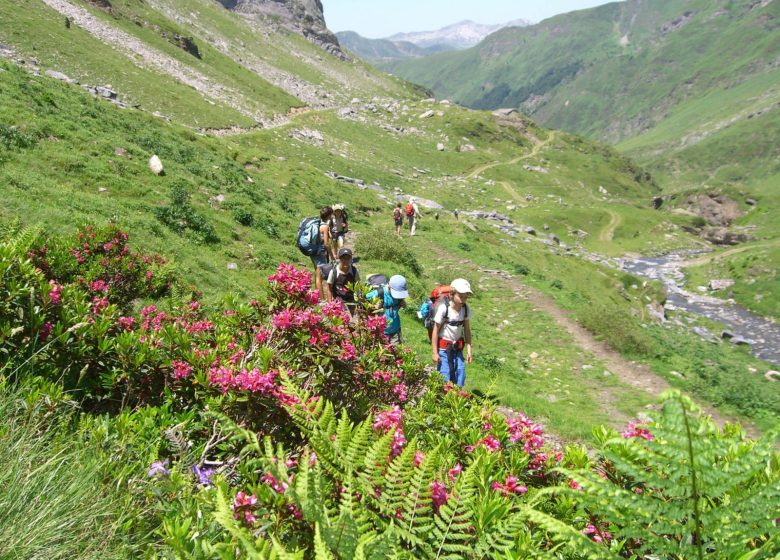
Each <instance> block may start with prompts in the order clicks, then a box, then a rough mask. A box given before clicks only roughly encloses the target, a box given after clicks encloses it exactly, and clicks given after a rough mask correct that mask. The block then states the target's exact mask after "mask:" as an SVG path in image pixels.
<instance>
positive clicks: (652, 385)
mask: <svg viewBox="0 0 780 560" xmlns="http://www.w3.org/2000/svg"><path fill="white" fill-rule="evenodd" d="M435 252H436V253H437V254H440V255H442V257H443V259H444V261H443V263H444V264H449V265H451V266H460V267H462V266H464V265H466V266H468V267H471V268H473V270H475V271H479V272H480V273H483V274H490V275H492V276H494V277H495V278H496V279H498V280H499V281H501V282H504V283H505V284H506V285H507V288H508V289H507V290H503V293H505V294H507V296H506V297H513V298H519V299H523V300H524V301H527V302H529V303H531V304H532V305H533V306H534V308H535V310H537V311H541V312H543V313H546V314H547V315H549V316H550V317H552V318H553V319H554V320H555V322H556V323H557V324H558V325H559V326H560V327H561V328H563V329H564V330H566V332H568V333H569V335H570V336H571V337H572V339H573V341H574V343H575V344H576V345H577V346H579V347H580V348H582V350H583V351H585V352H586V353H589V354H591V355H592V356H594V357H595V358H596V359H598V360H600V361H601V362H602V363H603V364H604V366H605V367H606V368H607V369H608V370H609V371H610V372H611V373H612V374H614V375H615V376H617V377H618V378H619V379H620V380H621V381H622V382H623V383H625V384H627V385H631V386H632V387H636V388H638V389H640V390H642V391H645V392H646V393H648V394H650V395H652V396H653V397H657V396H658V395H660V394H661V393H663V392H664V391H666V390H668V389H671V386H670V385H669V383H668V382H667V381H666V380H665V379H663V378H662V377H660V376H659V375H657V374H655V373H654V372H653V371H652V370H651V369H650V368H649V367H648V366H646V365H645V364H641V363H637V362H633V361H631V360H628V359H626V358H625V357H623V356H622V355H620V354H619V353H618V352H616V351H614V350H612V349H611V348H610V347H609V346H608V345H607V344H606V343H605V342H602V341H599V340H597V339H596V338H595V337H594V336H593V334H592V333H590V332H589V331H588V330H586V329H585V328H584V327H582V326H581V325H580V324H579V323H577V321H575V320H574V319H573V318H572V317H571V316H570V315H569V313H568V312H567V311H565V310H563V309H561V308H560V307H559V306H558V305H557V304H556V303H555V300H553V299H552V298H551V297H550V296H548V295H546V294H544V293H543V292H541V291H539V290H538V289H536V288H533V287H531V286H528V285H526V284H524V283H523V282H521V281H520V280H518V279H517V278H516V277H514V276H513V275H511V274H509V273H507V272H504V271H500V270H491V269H485V268H482V267H479V266H478V265H477V264H476V263H474V262H473V261H470V260H468V259H464V258H460V257H458V256H456V255H453V254H450V253H448V252H447V251H446V250H445V249H444V248H442V247H436V249H435ZM619 398H620V395H619V394H614V393H613V392H611V391H604V392H602V393H601V394H600V395H599V399H600V401H599V404H600V406H601V408H602V409H603V410H604V411H605V412H606V413H607V415H608V416H609V417H611V418H613V419H615V420H616V421H618V420H621V421H622V420H624V419H625V418H624V414H623V413H622V412H620V411H619V410H617V409H616V408H615V406H614V405H613V403H614V402H615V400H616V399H619ZM699 406H701V408H702V410H704V412H705V413H706V414H709V415H710V416H711V417H712V419H713V420H714V421H715V423H717V424H718V425H719V426H723V425H724V424H725V423H726V422H734V419H733V418H728V417H726V416H724V415H722V414H720V413H719V412H718V411H717V410H714V409H713V408H711V407H707V406H702V405H701V404H700V405H699ZM742 427H743V429H744V430H745V432H746V433H747V434H748V435H749V436H750V437H753V438H757V437H759V436H760V435H761V434H760V432H759V431H758V430H757V429H756V428H755V427H753V426H750V425H743V426H742Z"/></svg>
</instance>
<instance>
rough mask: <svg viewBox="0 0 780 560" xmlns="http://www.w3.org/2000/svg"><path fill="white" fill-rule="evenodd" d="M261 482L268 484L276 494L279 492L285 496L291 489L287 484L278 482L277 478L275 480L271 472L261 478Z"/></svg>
mask: <svg viewBox="0 0 780 560" xmlns="http://www.w3.org/2000/svg"><path fill="white" fill-rule="evenodd" d="M260 482H262V483H264V484H267V485H268V486H270V487H271V489H272V490H273V491H274V492H278V493H279V494H284V493H285V492H286V491H287V488H288V487H289V486H288V485H287V483H286V482H281V481H279V480H276V478H274V476H273V475H272V474H271V473H269V472H266V473H265V474H264V475H263V476H261V477H260Z"/></svg>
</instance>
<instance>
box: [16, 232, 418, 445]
mask: <svg viewBox="0 0 780 560" xmlns="http://www.w3.org/2000/svg"><path fill="white" fill-rule="evenodd" d="M127 241H128V236H127V235H126V234H125V233H123V232H121V231H119V230H117V229H116V228H107V229H106V230H95V229H94V228H86V229H84V230H82V231H80V232H79V234H78V236H77V238H76V240H75V243H73V244H70V245H68V244H61V243H60V244H56V243H48V244H38V245H34V246H33V247H32V248H31V249H30V250H29V251H28V257H29V260H28V261H26V262H24V263H22V264H23V266H20V263H18V262H14V261H13V260H12V259H8V262H5V261H4V265H3V266H4V267H7V270H6V274H5V277H6V278H9V279H10V280H12V281H13V282H11V283H10V284H8V285H7V287H8V288H9V289H15V290H16V291H17V292H18V298H20V299H19V301H18V302H17V304H16V305H10V306H7V307H5V308H4V313H3V317H2V319H3V321H4V325H6V329H7V330H8V332H9V333H11V334H12V335H13V336H11V337H8V338H5V339H4V351H5V352H6V353H7V354H8V355H9V357H13V358H14V360H13V362H10V363H9V364H11V363H16V364H17V365H18V364H21V363H26V362H28V361H30V360H32V361H33V362H34V364H35V366H36V372H37V373H38V374H39V375H43V376H47V377H49V378H50V379H59V380H62V381H63V383H64V384H65V387H66V389H69V390H74V391H76V392H77V393H79V394H81V395H82V397H83V401H84V402H85V403H86V404H88V405H90V404H91V405H95V406H98V405H99V406H100V407H101V408H103V409H106V408H108V409H110V408H117V407H121V406H137V405H140V404H153V403H160V402H162V401H163V400H164V399H169V400H170V402H171V403H172V404H173V405H174V406H177V407H180V408H187V407H189V406H191V405H192V404H193V403H195V402H198V401H201V400H203V399H210V400H211V401H213V402H214V403H217V404H218V407H219V408H221V409H222V410H224V411H227V412H229V413H230V415H231V417H234V418H236V419H240V420H241V421H245V422H249V423H250V425H252V426H254V427H256V428H257V429H260V430H269V431H273V430H274V429H275V428H277V427H278V426H280V425H282V423H281V422H277V421H275V420H278V419H279V416H280V414H281V408H280V407H281V406H282V405H284V404H286V403H289V402H290V400H291V399H294V397H292V396H290V395H287V394H286V393H285V392H284V390H283V389H282V388H281V385H280V378H281V377H282V376H287V377H289V378H291V379H293V380H295V381H296V383H298V384H300V386H302V387H305V388H306V389H309V390H312V391H314V392H316V394H318V395H320V396H322V397H325V398H327V399H328V400H329V401H331V402H333V403H334V404H336V405H337V406H338V407H339V408H343V409H345V410H347V411H349V412H350V413H351V414H354V415H355V417H356V418H357V417H361V415H363V416H364V415H365V414H366V413H367V412H368V410H369V409H370V408H371V407H373V406H375V405H376V404H381V403H403V402H404V401H406V400H407V399H408V398H409V397H410V396H411V395H414V394H415V393H416V392H417V391H419V389H420V386H421V380H422V369H421V368H419V367H416V366H415V364H414V361H413V360H412V359H411V358H410V357H409V353H408V352H402V351H399V350H396V349H394V348H392V347H391V346H389V345H388V343H387V339H386V337H385V336H384V334H383V332H382V330H383V328H384V325H383V323H382V322H381V321H378V320H376V319H374V318H369V319H368V320H364V321H362V322H354V321H353V322H350V316H349V315H348V313H347V312H346V310H345V309H344V308H343V307H342V306H341V305H340V304H339V303H338V302H334V303H326V304H323V305H320V302H319V301H318V299H319V298H318V295H319V294H318V293H317V292H316V291H314V290H312V289H311V283H312V282H311V280H312V279H311V274H310V273H309V272H307V271H302V270H299V269H297V268H295V267H294V266H292V265H287V264H280V265H279V267H278V270H277V271H276V273H275V274H273V275H271V276H270V277H269V278H268V286H267V290H266V293H265V295H263V296H259V297H258V298H257V299H255V300H252V301H250V302H247V303H245V304H226V305H224V306H220V307H211V308H206V306H204V305H202V304H201V303H200V302H198V301H196V300H193V299H190V300H188V301H181V300H175V299H173V298H167V299H165V300H159V297H160V296H161V295H164V294H166V293H167V292H168V291H169V290H170V287H171V286H172V285H173V283H174V279H173V277H172V276H171V275H170V273H169V272H166V268H165V267H166V265H165V261H164V260H163V259H162V258H160V257H156V256H155V257H149V256H145V255H141V254H138V253H134V252H131V251H130V250H129V248H128V245H127ZM55 247H56V248H55ZM163 278H164V279H163ZM14 282H18V283H19V285H18V286H17V285H16V284H15V283H14ZM22 300H24V302H23V301H22ZM143 300H146V301H147V302H149V303H148V304H146V305H142V304H140V303H136V304H135V305H133V303H134V302H139V301H143ZM21 308H27V309H29V310H31V312H30V313H23V314H20V313H19V309H21Z"/></svg>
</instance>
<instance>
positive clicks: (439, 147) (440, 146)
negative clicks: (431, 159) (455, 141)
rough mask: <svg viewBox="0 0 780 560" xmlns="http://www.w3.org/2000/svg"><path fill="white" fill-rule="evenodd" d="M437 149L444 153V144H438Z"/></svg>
mask: <svg viewBox="0 0 780 560" xmlns="http://www.w3.org/2000/svg"><path fill="white" fill-rule="evenodd" d="M436 149H437V150H439V151H440V152H443V151H444V144H442V143H441V142H439V143H438V144H436Z"/></svg>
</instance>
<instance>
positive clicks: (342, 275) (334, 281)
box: [325, 247, 360, 315]
mask: <svg viewBox="0 0 780 560" xmlns="http://www.w3.org/2000/svg"><path fill="white" fill-rule="evenodd" d="M338 255H339V262H338V264H336V265H335V266H334V267H333V268H332V269H331V271H330V274H329V275H328V280H327V283H328V285H329V286H330V289H329V290H326V292H325V294H326V297H327V298H328V301H333V300H334V299H338V300H341V301H342V302H343V303H344V304H345V305H346V306H347V309H348V310H349V312H350V314H351V315H354V314H355V292H354V284H355V282H360V272H359V271H358V269H357V267H356V266H355V265H354V264H353V263H352V251H351V250H350V249H348V248H347V247H342V248H341V249H339V253H338Z"/></svg>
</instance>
